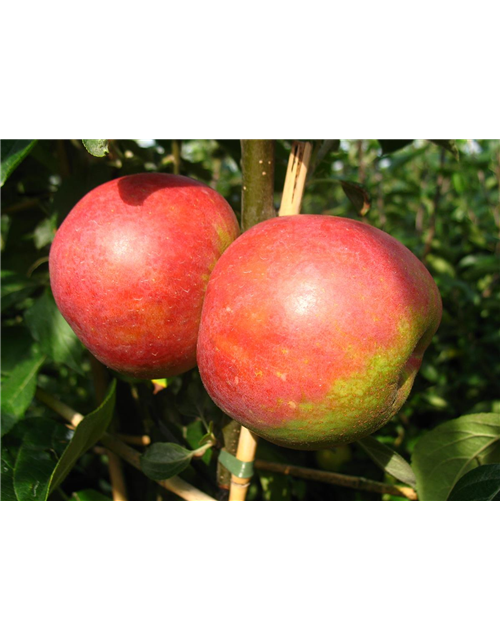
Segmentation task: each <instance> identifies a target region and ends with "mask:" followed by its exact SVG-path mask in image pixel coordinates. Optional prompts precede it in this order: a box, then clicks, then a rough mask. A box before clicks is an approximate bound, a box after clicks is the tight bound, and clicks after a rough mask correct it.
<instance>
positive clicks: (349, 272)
mask: <svg viewBox="0 0 500 640" xmlns="http://www.w3.org/2000/svg"><path fill="white" fill-rule="evenodd" d="M441 313H442V304H441V297H440V294H439V291H438V288H437V286H436V284H435V282H434V280H433V279H432V277H431V275H430V274H429V272H428V271H427V269H426V268H425V266H424V265H423V264H422V262H420V260H419V259H418V258H417V257H416V256H415V255H414V254H413V253H411V251H409V250H408V249H407V248H406V247H405V246H404V245H403V244H401V243H400V242H399V241H397V240H396V239H395V238H393V237H391V236H390V235H388V234H387V233H385V232H383V231H381V230H379V229H376V228H374V227H372V226H370V225H369V224H367V223H365V222H360V221H355V220H350V219H347V218H341V217H333V216H324V215H304V214H303V215H298V216H289V217H280V218H273V219H271V220H267V221H265V222H262V223H259V224H257V225H255V226H254V227H252V228H251V229H250V230H248V231H246V232H245V233H244V234H242V235H241V236H240V237H239V238H238V240H236V241H235V242H234V243H233V244H232V245H231V246H230V247H229V248H228V250H227V251H226V252H225V253H224V255H223V256H222V257H221V259H220V260H219V262H218V263H217V265H216V267H215V269H214V270H213V272H212V274H211V277H210V280H209V284H208V288H207V293H206V297H205V301H204V305H203V312H202V318H201V324H200V332H199V336H198V366H199V369H200V374H201V377H202V380H203V383H204V385H205V387H206V389H207V391H208V393H209V394H210V396H211V397H212V399H213V400H214V402H215V403H216V404H217V405H218V406H219V407H220V408H221V409H222V410H223V411H225V412H226V413H227V414H228V415H230V416H231V417H232V418H233V419H235V420H237V421H239V422H240V423H241V424H243V425H245V426H246V427H248V429H250V430H251V431H253V432H254V433H255V434H257V435H259V436H261V437H263V438H265V439H267V440H269V441H271V442H273V443H275V444H279V445H282V446H285V447H290V448H296V449H323V448H330V447H333V446H338V445H340V444H342V443H350V442H353V441H355V440H359V439H361V438H364V437H365V436H367V435H369V434H371V433H373V432H374V431H376V430H377V429H379V428H380V427H381V426H382V425H384V424H385V423H386V422H387V421H388V420H389V419H390V418H391V417H392V416H394V415H395V414H396V413H397V412H398V411H399V409H400V407H401V406H402V405H403V403H404V402H405V400H406V398H407V397H408V394H409V393H410V390H411V387H412V384H413V381H414V379H415V376H416V374H417V372H418V369H419V367H420V364H421V362H422V357H423V355H424V352H425V350H426V348H427V346H428V345H429V343H430V341H431V339H432V336H433V335H434V333H435V332H436V330H437V328H438V326H439V323H440V319H441Z"/></svg>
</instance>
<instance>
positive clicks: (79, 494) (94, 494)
mask: <svg viewBox="0 0 500 640" xmlns="http://www.w3.org/2000/svg"><path fill="white" fill-rule="evenodd" d="M70 500H71V501H76V502H84V501H87V500H91V501H93V502H96V501H101V500H111V498H108V496H105V495H104V494H103V493H99V491H96V490H95V489H82V490H81V491H75V493H73V495H72V497H71V498H70Z"/></svg>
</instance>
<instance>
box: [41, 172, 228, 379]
mask: <svg viewBox="0 0 500 640" xmlns="http://www.w3.org/2000/svg"><path fill="white" fill-rule="evenodd" d="M238 234H239V227H238V222H237V220H236V217H235V215H234V212H233V211H232V209H231V207H230V206H229V204H228V203H227V202H226V200H225V199H224V198H223V197H222V196H220V195H219V194H218V193H217V192H216V191H214V190H213V189H210V188H209V187H207V186H206V185H204V184H202V183H201V182H198V181H196V180H192V179H190V178H185V177H181V176H174V175H167V174H161V173H142V174H137V175H131V176H127V177H124V178H118V179H116V180H112V181H111V182H107V183H105V184H102V185H100V186H99V187H97V188H96V189H94V190H92V191H90V192H89V193H88V194H87V195H86V196H85V197H84V198H82V199H81V200H80V201H79V202H78V204H77V205H76V206H75V207H74V208H73V210H72V211H71V212H70V213H69V215H68V216H67V217H66V219H65V220H64V222H63V223H62V225H61V227H60V228H59V230H58V231H57V233H56V236H55V239H54V242H53V244H52V247H51V250H50V258H49V269H50V281H51V286H52V291H53V293H54V297H55V300H56V303H57V306H58V307H59V310H60V311H61V313H62V315H63V316H64V318H65V319H66V320H67V322H68V323H69V324H70V326H71V327H72V329H73V330H74V332H75V333H76V335H77V336H78V337H79V338H80V340H81V341H82V342H83V344H84V345H85V346H86V347H87V348H88V349H89V351H91V352H92V353H93V354H94V355H95V357H96V358H97V359H98V360H100V361H101V362H103V363H104V364H105V365H107V366H108V367H111V368H112V369H115V370H116V371H119V372H121V373H124V374H127V375H130V376H133V377H136V378H149V379H152V378H165V377H169V376H173V375H177V374H180V373H183V372H184V371H187V370H188V369H191V368H192V367H194V366H196V340H197V336H198V327H199V321H200V315H201V309H202V305H203V298H204V295H205V290H206V287H207V283H208V279H209V276H210V273H211V271H212V269H213V267H214V266H215V264H216V262H217V260H218V259H219V257H220V256H221V255H222V253H223V251H224V250H225V249H226V247H228V246H229V244H230V243H231V242H232V241H233V240H234V239H235V238H236V237H237V236H238Z"/></svg>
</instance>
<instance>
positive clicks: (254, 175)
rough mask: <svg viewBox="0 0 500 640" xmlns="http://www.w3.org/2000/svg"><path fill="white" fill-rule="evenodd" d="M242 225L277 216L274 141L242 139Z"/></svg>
mask: <svg viewBox="0 0 500 640" xmlns="http://www.w3.org/2000/svg"><path fill="white" fill-rule="evenodd" d="M241 154H242V155H241V164H242V168H243V192H242V195H241V228H242V230H243V231H246V230H247V229H249V228H250V227H253V225H254V224H257V223H259V222H262V221H263V220H268V219H269V218H274V216H275V215H276V211H275V209H274V140H242V141H241Z"/></svg>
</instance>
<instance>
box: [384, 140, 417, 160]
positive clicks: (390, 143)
mask: <svg viewBox="0 0 500 640" xmlns="http://www.w3.org/2000/svg"><path fill="white" fill-rule="evenodd" d="M412 142H413V140H379V141H378V143H379V145H380V146H381V147H382V154H383V155H384V156H385V155H386V154H387V153H394V152H395V151H399V149H403V147H407V146H408V145H409V144H411V143H412Z"/></svg>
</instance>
